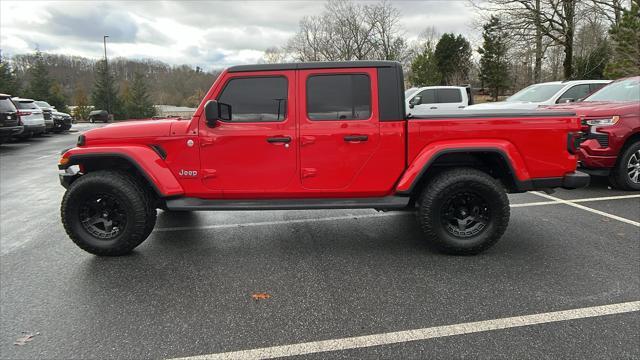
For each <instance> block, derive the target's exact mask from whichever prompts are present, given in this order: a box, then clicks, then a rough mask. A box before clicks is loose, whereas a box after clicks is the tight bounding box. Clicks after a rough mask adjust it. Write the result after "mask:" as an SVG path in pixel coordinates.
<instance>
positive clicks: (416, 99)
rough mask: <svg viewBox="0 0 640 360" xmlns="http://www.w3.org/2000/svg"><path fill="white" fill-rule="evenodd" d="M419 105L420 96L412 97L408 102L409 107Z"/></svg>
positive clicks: (420, 101)
mask: <svg viewBox="0 0 640 360" xmlns="http://www.w3.org/2000/svg"><path fill="white" fill-rule="evenodd" d="M421 103H422V96H420V95H416V96H414V97H413V98H412V99H411V100H410V101H409V105H410V106H415V105H420V104H421Z"/></svg>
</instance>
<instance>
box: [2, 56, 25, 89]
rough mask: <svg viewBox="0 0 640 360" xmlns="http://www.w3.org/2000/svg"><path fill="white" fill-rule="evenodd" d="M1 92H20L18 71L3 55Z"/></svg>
mask: <svg viewBox="0 0 640 360" xmlns="http://www.w3.org/2000/svg"><path fill="white" fill-rule="evenodd" d="M0 93H3V94H9V95H14V96H16V95H18V94H19V93H20V83H19V82H18V77H17V75H16V72H15V70H13V69H12V68H11V64H9V62H8V61H6V60H5V59H4V58H2V57H0Z"/></svg>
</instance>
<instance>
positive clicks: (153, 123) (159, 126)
mask: <svg viewBox="0 0 640 360" xmlns="http://www.w3.org/2000/svg"><path fill="white" fill-rule="evenodd" d="M177 121H178V120H143V121H124V122H120V123H115V124H109V125H107V126H105V127H101V128H97V129H91V130H89V131H86V132H85V133H84V136H85V138H86V139H87V140H101V139H125V138H148V137H160V136H169V135H170V134H171V125H172V124H173V123H175V122H177Z"/></svg>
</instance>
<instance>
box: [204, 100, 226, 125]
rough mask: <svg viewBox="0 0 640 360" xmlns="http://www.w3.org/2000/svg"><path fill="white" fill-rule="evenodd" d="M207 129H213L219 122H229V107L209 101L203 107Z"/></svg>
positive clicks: (215, 101)
mask: <svg viewBox="0 0 640 360" xmlns="http://www.w3.org/2000/svg"><path fill="white" fill-rule="evenodd" d="M204 116H205V118H206V119H207V126H208V127H215V126H216V123H217V122H218V121H219V120H231V105H229V104H225V103H219V102H218V101H217V100H209V101H207V103H206V104H205V106H204Z"/></svg>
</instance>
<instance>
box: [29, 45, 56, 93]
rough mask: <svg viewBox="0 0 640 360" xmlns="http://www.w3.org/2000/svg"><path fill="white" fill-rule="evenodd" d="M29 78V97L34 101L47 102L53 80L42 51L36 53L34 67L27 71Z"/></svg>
mask: <svg viewBox="0 0 640 360" xmlns="http://www.w3.org/2000/svg"><path fill="white" fill-rule="evenodd" d="M27 75H28V78H29V87H28V88H27V94H26V95H27V97H30V98H32V99H34V100H43V101H47V100H48V99H49V97H50V96H51V85H52V84H51V79H50V78H49V71H48V70H47V65H46V63H45V61H44V56H42V53H41V52H40V50H37V51H36V54H35V61H34V63H33V66H31V67H30V68H29V69H28V70H27Z"/></svg>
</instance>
